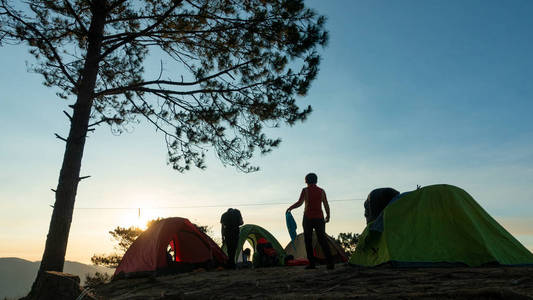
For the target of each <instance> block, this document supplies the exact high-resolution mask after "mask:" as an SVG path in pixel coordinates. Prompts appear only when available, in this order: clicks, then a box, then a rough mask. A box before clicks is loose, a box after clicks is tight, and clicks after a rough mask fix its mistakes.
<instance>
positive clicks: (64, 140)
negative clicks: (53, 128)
mask: <svg viewBox="0 0 533 300" xmlns="http://www.w3.org/2000/svg"><path fill="white" fill-rule="evenodd" d="M54 135H55V136H56V138H58V139H60V140H62V141H63V142H67V139H66V138H64V137H62V136H60V135H59V134H57V133H54Z"/></svg>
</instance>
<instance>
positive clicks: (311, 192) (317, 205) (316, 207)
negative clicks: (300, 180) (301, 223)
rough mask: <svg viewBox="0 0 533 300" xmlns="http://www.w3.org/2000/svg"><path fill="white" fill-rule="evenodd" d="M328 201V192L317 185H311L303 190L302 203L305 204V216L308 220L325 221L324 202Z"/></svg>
mask: <svg viewBox="0 0 533 300" xmlns="http://www.w3.org/2000/svg"><path fill="white" fill-rule="evenodd" d="M323 200H327V198H326V192H325V191H324V190H323V189H321V188H319V187H318V186H317V185H316V184H311V185H309V186H308V187H306V188H303V189H302V193H301V194H300V201H304V203H305V211H304V216H305V217H306V218H308V219H323V218H324V213H323V212H322V202H323Z"/></svg>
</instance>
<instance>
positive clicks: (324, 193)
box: [322, 190, 329, 223]
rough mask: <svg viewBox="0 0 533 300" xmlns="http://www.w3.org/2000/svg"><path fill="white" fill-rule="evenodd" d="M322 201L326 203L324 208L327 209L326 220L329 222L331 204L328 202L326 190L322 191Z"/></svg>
mask: <svg viewBox="0 0 533 300" xmlns="http://www.w3.org/2000/svg"><path fill="white" fill-rule="evenodd" d="M322 203H324V209H325V210H326V218H325V219H324V221H325V222H326V223H327V222H329V204H328V198H327V197H326V191H324V190H323V191H322Z"/></svg>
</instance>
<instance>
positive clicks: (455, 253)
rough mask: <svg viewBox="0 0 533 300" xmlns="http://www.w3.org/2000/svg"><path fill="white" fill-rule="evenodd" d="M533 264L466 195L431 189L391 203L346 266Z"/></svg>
mask: <svg viewBox="0 0 533 300" xmlns="http://www.w3.org/2000/svg"><path fill="white" fill-rule="evenodd" d="M387 262H389V263H392V264H395V265H419V266H424V265H439V264H461V265H468V266H481V265H484V264H491V263H498V264H501V265H529V264H533V254H531V252H530V251H529V250H528V249H526V248H525V247H524V246H523V245H522V244H520V242H519V241H517V240H516V239H515V238H514V237H513V236H512V235H511V234H510V233H509V232H507V231H506V230H505V229H504V228H503V227H502V226H501V225H500V224H498V222H496V221H495V220H494V219H493V218H492V217H491V216H489V214H488V213H487V212H485V210H483V208H481V206H479V204H477V203H476V201H475V200H474V199H473V198H472V197H471V196H470V195H469V194H468V193H467V192H465V191H464V190H462V189H460V188H458V187H455V186H451V185H445V184H440V185H432V186H428V187H424V188H421V189H418V190H416V191H412V192H408V193H404V194H402V195H399V196H397V197H396V198H395V199H393V200H392V201H391V202H390V204H389V205H388V206H387V207H386V208H385V209H384V210H383V213H382V214H381V215H380V217H378V219H376V220H375V221H373V222H371V223H370V224H368V226H367V227H366V228H365V230H364V231H363V233H362V234H361V237H360V238H359V245H358V246H357V248H356V250H355V253H354V254H353V255H352V257H351V258H350V263H351V264H354V265H360V266H376V265H379V264H382V263H387Z"/></svg>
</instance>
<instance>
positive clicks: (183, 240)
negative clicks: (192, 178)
mask: <svg viewBox="0 0 533 300" xmlns="http://www.w3.org/2000/svg"><path fill="white" fill-rule="evenodd" d="M167 249H169V250H170V249H172V252H173V255H172V256H170V255H169V254H168V253H167ZM227 259H228V257H227V256H226V254H224V252H222V250H221V249H220V247H219V246H218V245H217V244H216V243H215V242H214V241H213V240H212V239H211V238H210V237H209V236H207V235H206V234H205V233H202V232H201V231H200V230H198V228H197V227H196V226H195V225H193V224H192V223H191V222H190V221H189V220H188V219H185V218H167V219H163V220H160V221H159V222H156V223H155V224H153V225H152V226H150V228H148V229H147V230H146V231H145V232H143V233H142V234H141V235H140V236H139V237H138V238H137V239H136V240H135V242H133V244H132V245H131V246H130V248H129V249H128V251H126V253H125V254H124V256H123V257H122V261H121V262H120V264H119V265H118V267H117V269H116V270H115V274H114V276H117V275H118V274H120V273H123V274H121V275H126V274H128V273H137V272H146V271H148V272H149V271H159V270H164V269H166V268H168V267H169V260H171V261H175V262H177V263H186V264H200V263H208V262H213V263H214V264H215V265H217V264H218V265H222V264H224V263H225V262H226V261H227Z"/></svg>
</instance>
